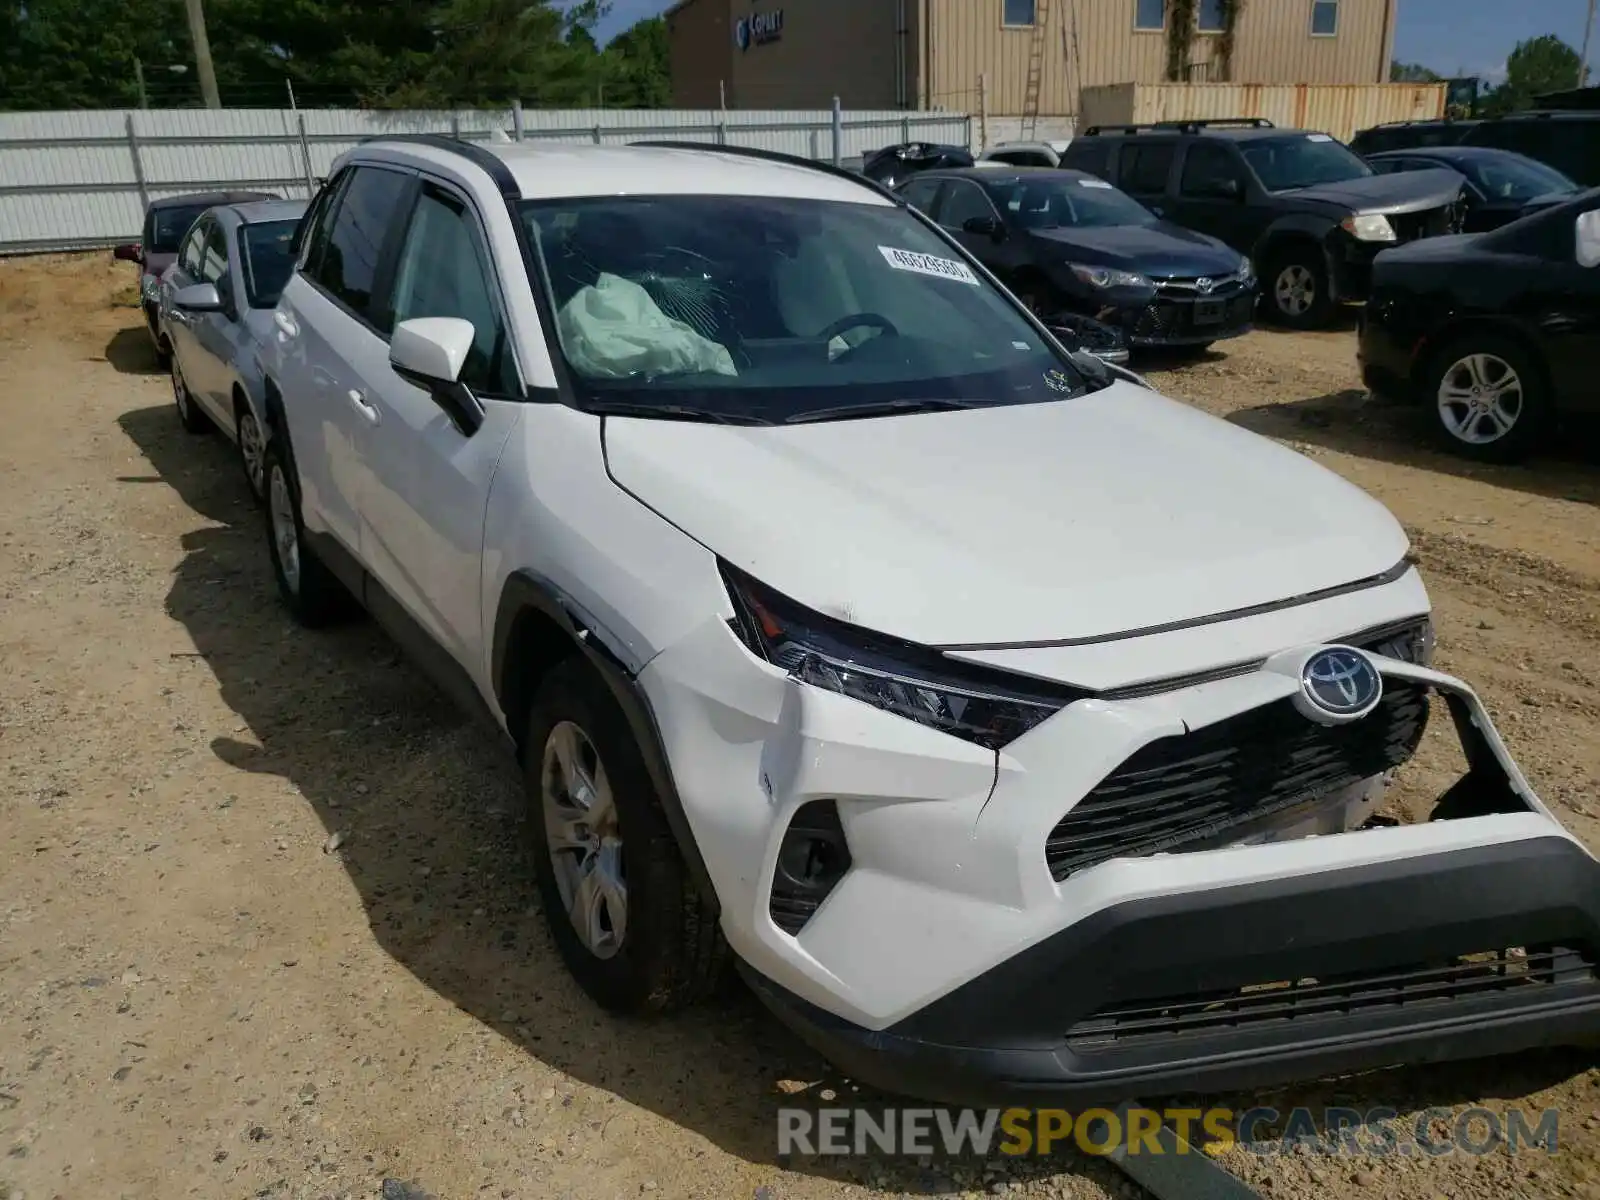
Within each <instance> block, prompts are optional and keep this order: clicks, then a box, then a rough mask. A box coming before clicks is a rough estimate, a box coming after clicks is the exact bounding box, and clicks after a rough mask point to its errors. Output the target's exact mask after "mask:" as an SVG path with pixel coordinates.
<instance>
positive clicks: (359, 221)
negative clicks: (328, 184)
mask: <svg viewBox="0 0 1600 1200" xmlns="http://www.w3.org/2000/svg"><path fill="white" fill-rule="evenodd" d="M410 184H411V177H410V176H409V175H403V174H401V173H400V172H398V171H386V170H384V169H383V168H381V167H365V166H363V167H357V168H356V169H355V170H354V171H352V172H351V175H350V182H349V183H348V184H346V185H345V187H344V191H343V194H342V195H341V196H340V198H339V204H338V207H337V208H336V209H335V210H334V213H333V223H332V224H331V225H330V226H329V228H328V241H327V245H326V247H324V248H323V250H322V253H321V257H320V261H319V262H318V263H317V265H316V279H317V282H318V283H320V284H321V285H322V287H323V289H324V290H325V291H326V292H327V293H328V294H329V295H330V296H332V297H333V298H334V299H335V300H338V301H339V302H340V303H341V304H343V305H344V306H345V307H346V308H348V309H349V310H350V311H351V312H352V313H354V314H355V315H356V316H358V317H361V318H363V319H364V320H369V321H372V322H373V323H374V324H379V323H380V322H379V320H378V318H379V317H380V315H381V314H378V313H377V312H375V311H374V308H373V290H374V288H375V286H376V284H377V279H378V271H379V267H380V265H381V263H382V261H383V245H384V241H385V240H386V239H387V238H388V236H389V233H390V231H391V230H392V229H393V228H394V224H395V218H396V217H397V216H399V215H400V206H401V203H402V202H403V201H404V200H405V198H406V193H407V191H408V189H409V187H410Z"/></svg>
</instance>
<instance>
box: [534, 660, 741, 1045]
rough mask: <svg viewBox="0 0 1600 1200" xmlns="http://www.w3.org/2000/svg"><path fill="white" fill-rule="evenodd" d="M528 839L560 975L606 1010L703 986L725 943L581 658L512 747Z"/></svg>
mask: <svg viewBox="0 0 1600 1200" xmlns="http://www.w3.org/2000/svg"><path fill="white" fill-rule="evenodd" d="M523 778H524V787H525V790H526V794H527V803H528V836H529V843H530V849H531V851H532V853H533V861H534V872H535V874H536V876H537V878H538V883H539V892H540V895H541V897H542V900H543V904H544V911H545V920H546V921H547V922H548V924H549V928H550V933H551V936H552V937H553V938H554V939H555V943H556V948H557V949H558V950H559V951H560V952H561V958H562V960H563V961H564V962H565V963H566V965H567V969H568V970H569V971H571V972H572V975H573V977H574V978H575V979H576V980H577V981H578V984H579V986H580V987H582V988H583V990H584V991H585V992H587V993H588V994H589V996H590V998H591V999H593V1000H594V1001H595V1003H596V1004H598V1005H600V1007H602V1008H604V1009H605V1010H607V1011H608V1012H613V1013H619V1014H645V1013H656V1012H665V1011H669V1010H672V1009H675V1008H681V1007H684V1006H686V1005H688V1004H691V1003H693V1002H695V1001H696V1000H699V999H702V998H703V997H705V996H707V995H709V994H710V993H711V992H712V991H714V990H715V989H716V987H717V985H718V983H719V982H720V981H721V978H722V976H723V973H724V972H723V967H724V964H725V961H726V958H727V951H726V944H725V943H724V942H723V940H722V934H721V931H720V929H718V927H717V921H716V918H715V916H714V915H713V914H712V912H711V911H710V909H709V907H708V906H707V905H706V904H705V902H704V900H703V899H702V898H701V896H700V894H699V892H698V891H697V890H696V888H695V886H694V883H693V881H692V880H691V878H690V877H689V872H688V869H687V867H686V866H685V864H684V861H683V856H682V854H680V853H679V851H678V845H677V842H676V841H675V840H674V838H673V835H672V830H671V828H670V827H669V826H668V824H667V820H666V815H665V813H664V812H663V810H662V806H661V797H660V795H659V794H658V793H657V791H656V789H655V785H654V784H653V783H652V781H651V778H650V772H649V770H648V769H647V767H646V765H645V761H644V756H643V754H642V753H641V751H640V749H639V746H638V744H637V743H636V742H635V741H634V737H633V731H632V729H631V728H630V727H629V725H628V720H627V717H626V716H625V715H624V714H623V711H622V709H621V707H620V706H619V705H618V703H617V701H616V699H615V698H614V697H613V696H612V695H611V692H610V690H609V689H608V688H607V687H606V685H605V682H604V681H603V680H601V679H600V678H599V676H598V675H597V674H596V673H595V670H594V668H592V667H590V666H589V664H588V663H587V662H586V661H585V660H584V659H582V658H581V657H573V658H569V659H567V660H566V661H564V662H562V663H560V664H558V665H557V666H556V667H554V668H553V669H552V670H551V672H550V674H549V675H548V676H547V677H546V678H545V680H544V682H543V684H542V685H541V686H540V688H539V692H538V694H537V695H536V696H535V698H534V702H533V708H532V711H531V713H530V714H529V718H528V731H527V738H526V740H525V741H524V743H523Z"/></svg>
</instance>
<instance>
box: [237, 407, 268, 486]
mask: <svg viewBox="0 0 1600 1200" xmlns="http://www.w3.org/2000/svg"><path fill="white" fill-rule="evenodd" d="M239 457H240V458H241V459H242V460H243V461H244V474H245V478H246V479H247V480H249V482H250V490H251V492H252V493H254V494H255V495H256V496H258V497H259V496H261V495H262V494H263V493H264V492H265V491H266V473H267V445H266V442H265V441H264V440H263V439H262V437H261V426H260V425H258V424H256V417H255V414H254V413H252V412H251V411H250V410H249V409H245V410H244V411H243V412H241V413H240V414H239Z"/></svg>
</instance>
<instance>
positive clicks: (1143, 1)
mask: <svg viewBox="0 0 1600 1200" xmlns="http://www.w3.org/2000/svg"><path fill="white" fill-rule="evenodd" d="M1166 26H1167V0H1133V27H1134V28H1135V29H1152V30H1154V29H1165V28H1166Z"/></svg>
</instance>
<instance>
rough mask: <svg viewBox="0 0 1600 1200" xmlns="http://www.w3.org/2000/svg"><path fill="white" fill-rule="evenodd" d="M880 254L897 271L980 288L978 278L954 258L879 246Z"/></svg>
mask: <svg viewBox="0 0 1600 1200" xmlns="http://www.w3.org/2000/svg"><path fill="white" fill-rule="evenodd" d="M878 252H879V253H880V254H882V255H883V257H884V260H885V261H886V262H887V263H888V264H889V265H890V266H891V267H893V268H894V269H895V270H896V271H914V272H916V274H918V275H932V276H933V277H934V278H935V279H954V280H956V281H957V282H959V283H970V284H971V285H972V286H973V287H978V286H979V284H978V277H977V276H976V275H974V274H973V273H972V269H971V268H970V267H968V266H967V264H966V263H960V262H957V261H956V260H955V259H953V258H939V257H937V256H935V255H932V254H918V253H917V252H916V251H914V250H896V249H895V248H894V247H893V246H879V247H878Z"/></svg>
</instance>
